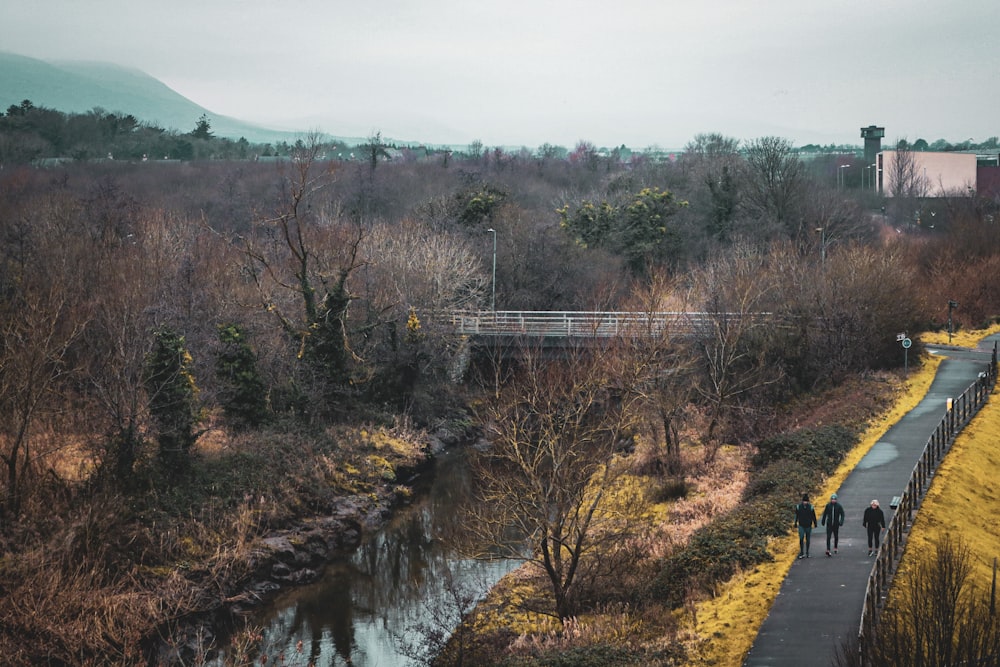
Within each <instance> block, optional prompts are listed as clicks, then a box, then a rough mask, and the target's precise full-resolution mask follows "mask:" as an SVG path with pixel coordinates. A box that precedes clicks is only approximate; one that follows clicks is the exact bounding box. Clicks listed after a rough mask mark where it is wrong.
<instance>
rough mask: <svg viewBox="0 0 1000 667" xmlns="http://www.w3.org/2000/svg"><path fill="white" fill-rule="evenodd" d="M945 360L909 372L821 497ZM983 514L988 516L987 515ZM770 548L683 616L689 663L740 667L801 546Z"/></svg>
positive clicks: (913, 401) (790, 539) (778, 542)
mask: <svg viewBox="0 0 1000 667" xmlns="http://www.w3.org/2000/svg"><path fill="white" fill-rule="evenodd" d="M940 363H941V359H940V357H935V356H929V357H928V358H926V359H925V360H924V363H923V364H922V365H921V366H920V368H918V369H917V370H916V371H915V372H913V373H911V374H910V377H909V378H908V379H907V382H906V385H905V389H904V391H903V393H902V394H901V395H900V396H899V399H898V400H897V401H896V404H895V406H894V407H893V408H892V410H890V411H888V412H886V413H885V414H884V415H882V416H881V417H879V418H877V419H874V420H872V421H871V422H870V423H869V425H868V428H867V430H866V431H865V433H864V435H863V436H862V438H861V440H860V441H859V443H858V445H857V446H856V447H854V449H853V450H851V452H850V453H849V454H848V455H847V457H846V458H845V459H844V461H843V462H842V463H841V465H840V467H839V468H838V469H837V471H836V472H835V473H834V474H833V475H831V476H830V477H829V478H827V480H826V482H825V483H824V485H823V487H822V489H821V490H820V491H819V493H818V495H817V497H819V498H823V497H826V496H829V494H831V493H833V492H835V491H836V490H837V489H839V488H840V485H841V484H843V482H844V480H845V479H846V478H847V476H848V474H850V472H851V471H852V470H853V469H854V467H855V466H856V465H857V464H858V462H859V461H861V459H862V458H864V456H865V454H867V453H868V450H869V449H871V447H872V446H873V445H874V444H875V443H876V442H878V440H879V439H880V438H881V437H882V436H883V435H885V432H886V431H888V430H889V428H891V427H892V425H893V424H895V423H896V422H897V421H899V419H900V418H901V417H902V416H903V415H905V414H906V413H907V412H909V411H910V410H912V409H913V408H914V407H915V406H916V405H917V404H918V403H919V402H920V401H921V399H923V397H924V396H925V395H926V394H927V391H928V389H930V386H931V382H933V380H934V375H935V373H936V372H937V368H938V366H939V365H940ZM794 500H795V499H791V500H790V501H789V502H792V501H794ZM983 518H984V519H985V518H987V517H986V516H985V515H984V516H983ZM770 550H771V553H772V555H773V556H774V561H772V562H770V563H763V564H761V565H758V566H757V567H755V568H754V569H753V570H751V571H748V572H743V573H741V574H737V575H736V576H735V577H733V578H732V579H731V580H730V581H729V582H728V583H727V584H725V585H724V586H723V587H722V588H721V590H720V592H719V594H718V595H717V596H716V597H714V598H712V599H710V600H705V601H702V602H700V603H698V605H697V609H696V613H695V619H696V620H695V622H694V625H693V627H692V623H691V617H690V615H685V616H684V617H683V618H680V616H679V620H680V621H681V622H682V623H684V624H686V627H685V628H684V630H683V631H682V633H683V634H687V635H688V636H690V637H691V638H692V640H693V641H692V642H691V643H690V644H689V647H690V648H691V656H690V659H689V661H688V663H687V664H688V665H690V666H692V667H695V666H697V667H701V666H708V665H711V666H713V667H729V666H733V667H736V666H738V665H740V664H742V662H743V660H744V658H745V657H746V654H747V652H748V651H749V650H750V647H751V646H752V645H753V641H754V639H755V638H756V637H757V631H758V630H759V629H760V626H761V624H762V623H763V622H764V619H765V618H766V617H767V614H768V611H769V610H770V608H771V604H772V603H773V602H774V598H775V597H776V596H777V594H778V590H779V589H780V588H781V584H782V582H783V581H784V579H785V575H787V574H788V570H789V568H790V567H791V566H792V563H793V562H794V561H795V557H796V554H798V550H799V547H798V537H797V536H796V535H791V534H789V535H787V536H785V537H782V538H778V539H775V540H772V542H771V545H770Z"/></svg>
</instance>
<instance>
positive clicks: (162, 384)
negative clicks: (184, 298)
mask: <svg viewBox="0 0 1000 667" xmlns="http://www.w3.org/2000/svg"><path fill="white" fill-rule="evenodd" d="M154 336H155V337H156V342H155V344H154V346H153V351H152V352H151V353H150V355H149V358H148V360H147V362H146V383H145V384H146V392H147V394H148V397H149V412H150V415H151V416H152V418H153V423H154V425H155V426H156V431H157V439H158V442H159V445H160V456H161V457H162V458H163V459H164V460H165V461H166V462H168V463H183V462H184V461H185V459H186V457H187V453H188V451H189V450H190V449H191V445H193V444H194V442H195V440H197V438H198V435H199V434H197V433H195V430H194V428H195V426H196V424H197V423H198V410H197V397H198V388H197V386H196V385H195V381H194V375H192V373H191V365H192V359H191V355H190V354H189V353H188V351H187V348H186V347H185V346H184V337H183V336H181V335H180V334H178V333H177V332H175V331H173V330H172V329H169V328H166V327H165V328H162V329H160V330H158V331H156V332H155V334H154Z"/></svg>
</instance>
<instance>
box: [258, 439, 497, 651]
mask: <svg viewBox="0 0 1000 667" xmlns="http://www.w3.org/2000/svg"><path fill="white" fill-rule="evenodd" d="M424 477H425V479H422V480H420V483H418V484H417V486H416V488H415V489H414V496H413V502H412V503H411V504H410V505H408V506H406V507H403V508H400V509H399V510H397V512H396V514H395V515H394V517H393V518H392V519H391V520H390V521H389V522H388V523H387V524H386V525H385V526H384V527H382V528H381V529H380V530H379V531H378V532H376V533H373V534H372V535H370V536H369V537H368V538H367V539H365V540H364V542H363V543H362V545H361V546H360V547H359V548H358V550H357V551H356V552H355V553H354V554H352V555H350V556H348V557H344V558H340V559H337V560H334V561H333V562H331V563H330V564H329V565H328V567H327V568H326V569H325V570H324V574H323V576H322V577H321V578H320V579H319V580H318V581H316V582H315V583H313V584H310V585H308V586H303V587H301V588H296V589H293V590H291V591H288V592H287V593H284V594H282V595H281V596H279V597H278V598H276V599H275V600H274V602H273V603H272V604H269V605H268V607H267V608H266V609H265V610H263V611H262V612H261V614H260V615H259V616H258V617H257V618H255V619H254V620H253V624H255V625H257V626H260V627H261V628H262V637H263V639H262V644H261V655H262V656H263V655H266V656H268V658H269V662H268V664H285V665H302V666H303V667H305V666H306V665H315V666H316V667H334V666H339V665H352V666H353V667H411V666H414V665H426V664H427V662H428V661H429V659H430V657H432V656H433V655H434V654H436V652H437V651H438V650H439V649H440V646H441V645H442V642H443V641H444V640H445V639H446V638H447V637H448V636H449V634H450V633H451V631H452V629H453V628H454V627H455V626H456V625H457V624H458V621H459V618H460V617H461V614H462V613H463V612H465V611H468V610H470V609H471V608H472V607H473V606H474V604H475V603H476V602H477V601H478V600H480V599H481V598H482V597H483V596H484V595H485V594H486V593H487V592H488V591H489V589H490V588H491V587H492V586H493V584H495V583H496V582H497V581H498V580H499V579H500V577H502V576H503V575H504V574H506V573H507V572H508V571H509V570H510V569H511V567H512V566H513V563H511V562H510V561H475V560H469V559H465V558H462V557H461V556H460V555H459V554H457V552H456V550H455V549H453V548H451V547H450V546H449V544H450V543H451V542H452V540H453V539H454V536H455V535H457V534H458V526H456V521H455V519H456V518H457V515H458V514H459V513H458V512H457V511H456V510H457V508H458V507H460V506H461V504H462V503H463V502H465V499H466V498H467V496H468V488H469V472H468V467H467V465H466V462H465V456H464V454H463V452H461V451H459V450H453V451H447V452H445V453H444V454H442V455H440V456H439V457H438V458H437V460H436V462H435V464H434V467H433V469H432V470H431V471H430V472H428V473H425V475H424ZM279 658H280V659H283V660H284V662H283V663H282V662H279Z"/></svg>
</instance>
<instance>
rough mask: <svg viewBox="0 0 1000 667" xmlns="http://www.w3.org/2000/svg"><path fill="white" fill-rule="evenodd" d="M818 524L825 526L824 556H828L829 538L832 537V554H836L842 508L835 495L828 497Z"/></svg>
mask: <svg viewBox="0 0 1000 667" xmlns="http://www.w3.org/2000/svg"><path fill="white" fill-rule="evenodd" d="M820 523H822V524H823V525H824V526H826V555H827V556H829V555H830V537H831V536H832V537H833V553H837V545H838V543H839V542H840V527H841V526H843V525H844V507H843V506H842V505H841V504H840V503H838V502H837V494H836V493H834V494H832V495H831V496H830V502H828V503H827V504H826V507H824V508H823V518H822V519H820Z"/></svg>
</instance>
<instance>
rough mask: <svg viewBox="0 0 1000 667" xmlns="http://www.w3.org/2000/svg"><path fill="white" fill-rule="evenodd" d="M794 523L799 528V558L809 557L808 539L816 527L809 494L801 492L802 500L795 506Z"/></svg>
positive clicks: (814, 513) (814, 511)
mask: <svg viewBox="0 0 1000 667" xmlns="http://www.w3.org/2000/svg"><path fill="white" fill-rule="evenodd" d="M795 525H796V526H798V528H799V558H809V540H810V538H811V537H812V529H813V528H815V527H816V510H815V509H814V508H813V506H812V503H810V502H809V494H808V493H803V494H802V502H800V503H799V504H798V505H796V506H795Z"/></svg>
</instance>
